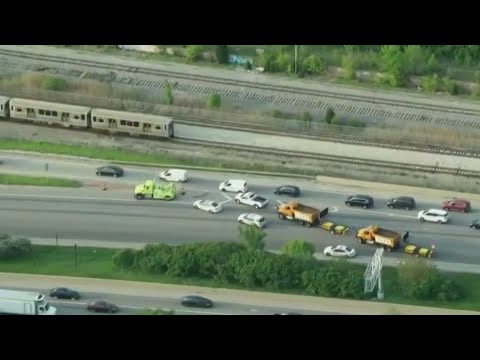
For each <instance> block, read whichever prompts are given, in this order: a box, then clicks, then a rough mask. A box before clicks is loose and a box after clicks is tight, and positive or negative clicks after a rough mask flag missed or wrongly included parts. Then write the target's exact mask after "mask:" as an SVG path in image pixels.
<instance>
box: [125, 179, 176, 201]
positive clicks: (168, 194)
mask: <svg viewBox="0 0 480 360" xmlns="http://www.w3.org/2000/svg"><path fill="white" fill-rule="evenodd" d="M176 194H177V188H176V186H175V184H174V183H171V182H169V183H166V184H161V185H158V184H155V181H153V180H147V181H145V183H143V184H140V185H137V186H135V192H134V195H135V198H136V199H137V200H143V199H147V198H149V199H153V200H173V199H175V196H176Z"/></svg>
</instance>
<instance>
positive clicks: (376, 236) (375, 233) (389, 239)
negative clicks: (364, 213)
mask: <svg viewBox="0 0 480 360" xmlns="http://www.w3.org/2000/svg"><path fill="white" fill-rule="evenodd" d="M357 239H358V241H360V242H361V243H362V244H365V243H367V244H371V245H380V246H383V248H384V249H387V250H389V251H392V250H393V249H398V248H399V247H400V241H401V234H400V233H399V232H396V231H391V230H387V229H383V228H381V227H380V226H378V225H370V226H369V227H366V228H363V229H360V230H358V231H357Z"/></svg>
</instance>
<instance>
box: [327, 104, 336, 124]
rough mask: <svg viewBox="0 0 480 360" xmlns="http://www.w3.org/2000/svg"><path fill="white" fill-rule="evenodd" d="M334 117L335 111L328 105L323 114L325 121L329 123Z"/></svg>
mask: <svg viewBox="0 0 480 360" xmlns="http://www.w3.org/2000/svg"><path fill="white" fill-rule="evenodd" d="M334 118H335V111H334V110H333V109H332V108H331V107H329V108H328V109H327V112H326V114H325V122H326V123H327V124H331V123H332V120H333V119H334Z"/></svg>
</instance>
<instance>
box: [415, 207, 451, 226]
mask: <svg viewBox="0 0 480 360" xmlns="http://www.w3.org/2000/svg"><path fill="white" fill-rule="evenodd" d="M417 218H418V220H420V221H421V222H424V221H430V222H436V223H439V224H446V223H447V222H448V219H449V216H448V212H447V211H445V210H440V209H430V210H423V211H420V212H419V213H418V215H417Z"/></svg>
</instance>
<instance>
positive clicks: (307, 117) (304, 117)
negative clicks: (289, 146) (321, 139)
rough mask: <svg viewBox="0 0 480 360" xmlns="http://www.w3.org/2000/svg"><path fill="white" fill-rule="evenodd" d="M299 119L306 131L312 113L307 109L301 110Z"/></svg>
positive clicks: (308, 127)
mask: <svg viewBox="0 0 480 360" xmlns="http://www.w3.org/2000/svg"><path fill="white" fill-rule="evenodd" d="M300 120H302V124H303V127H304V129H305V130H306V131H308V130H310V125H311V123H312V115H311V114H310V113H309V112H308V111H304V112H302V114H301V115H300Z"/></svg>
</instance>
